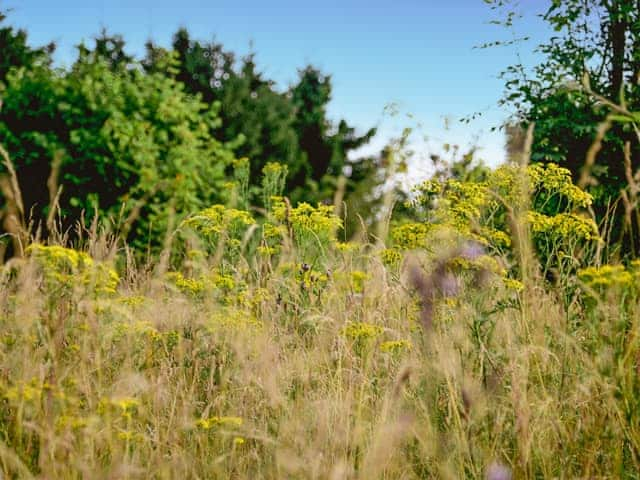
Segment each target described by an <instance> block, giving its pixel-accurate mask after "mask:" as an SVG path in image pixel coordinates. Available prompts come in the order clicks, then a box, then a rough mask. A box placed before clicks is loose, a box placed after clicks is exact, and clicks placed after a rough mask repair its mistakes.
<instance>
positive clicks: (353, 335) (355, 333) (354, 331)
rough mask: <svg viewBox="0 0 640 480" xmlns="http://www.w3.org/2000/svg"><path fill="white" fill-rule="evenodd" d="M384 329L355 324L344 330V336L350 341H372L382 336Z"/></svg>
mask: <svg viewBox="0 0 640 480" xmlns="http://www.w3.org/2000/svg"><path fill="white" fill-rule="evenodd" d="M383 331H384V330H383V328H382V327H381V326H379V325H372V324H370V323H366V322H353V323H350V324H348V325H347V326H345V327H344V328H343V329H342V332H341V333H342V335H343V336H344V337H346V338H348V339H350V340H354V341H362V340H371V339H374V338H376V337H378V336H380V335H381V334H382V332H383Z"/></svg>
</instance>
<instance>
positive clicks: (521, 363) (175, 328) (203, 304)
mask: <svg viewBox="0 0 640 480" xmlns="http://www.w3.org/2000/svg"><path fill="white" fill-rule="evenodd" d="M98 237H99V236H96V237H95V238H92V239H89V241H88V242H86V248H85V251H86V253H84V254H80V253H79V252H77V251H75V250H71V249H65V248H64V247H63V246H61V245H57V246H56V245H49V246H43V245H38V244H34V245H32V247H30V248H28V249H27V253H28V254H27V256H26V257H25V258H23V259H16V260H13V261H11V262H9V263H8V264H7V265H5V267H4V270H3V278H2V283H3V288H2V290H1V293H0V322H1V328H0V330H1V331H2V339H1V343H0V393H1V395H2V400H1V402H0V434H1V437H0V468H1V470H2V471H3V472H4V474H5V476H7V477H8V478H31V477H39V478H317V479H324V478H331V479H342V478H360V479H370V478H394V479H395V478H463V477H464V478H495V479H498V478H510V477H511V476H512V477H513V478H553V477H559V478H575V477H581V478H594V477H609V478H611V477H624V478H636V476H637V473H636V472H637V471H638V466H639V463H640V459H639V458H638V452H639V451H640V450H639V448H640V445H639V442H640V432H639V431H638V428H639V427H640V425H639V423H638V420H639V417H640V409H639V408H638V407H639V406H638V398H639V397H638V369H639V368H640V367H639V366H638V361H639V359H640V356H639V354H640V351H639V348H638V335H637V332H638V324H637V323H638V313H639V312H638V305H637V297H636V296H635V293H634V292H635V287H634V282H635V281H636V280H637V276H636V273H635V270H632V269H631V267H629V268H630V270H628V271H627V270H626V269H625V268H624V267H619V268H618V270H615V269H613V270H611V271H603V270H602V269H597V268H592V269H591V270H590V271H587V272H586V273H584V274H583V277H582V278H583V281H580V280H579V279H576V281H575V282H574V283H573V284H571V285H569V284H566V285H563V286H562V287H561V288H560V287H558V288H556V289H554V288H550V285H549V284H548V282H544V281H543V280H542V278H541V276H540V275H536V274H535V273H534V274H532V275H531V276H530V277H528V278H526V279H525V282H523V283H518V282H509V281H506V280H505V279H504V278H502V277H501V276H500V275H497V274H494V273H492V272H490V271H489V270H487V269H475V270H474V269H468V268H467V269H465V268H462V269H458V270H456V272H457V273H455V275H454V274H453V273H451V272H450V271H449V270H448V269H443V268H442V266H443V265H445V264H446V265H450V264H451V261H453V260H456V259H457V260H460V259H462V260H464V261H472V260H473V259H471V260H470V259H469V258H466V257H465V255H466V256H467V257H468V254H467V253H465V252H464V251H463V250H460V249H455V248H452V247H450V246H447V245H448V243H447V242H444V241H443V242H438V245H431V246H429V248H428V249H425V250H423V251H414V252H413V253H410V254H404V255H403V256H402V260H401V262H400V263H397V264H395V265H393V264H392V265H385V264H384V263H383V261H382V260H381V259H382V258H384V256H383V255H381V251H382V250H381V249H382V248H383V247H382V246H381V245H378V244H367V243H353V244H336V246H335V248H327V249H326V250H325V251H324V253H323V255H322V257H321V259H320V260H317V262H316V264H315V265H309V264H306V263H305V262H304V258H301V257H300V254H299V252H298V251H297V250H296V248H295V246H291V245H290V246H288V247H287V248H286V250H283V251H281V252H280V255H279V256H278V259H277V261H275V260H274V259H273V258H267V257H265V256H264V255H262V256H261V255H259V254H257V253H256V254H255V256H254V257H252V258H245V257H244V256H243V255H242V254H239V255H237V256H236V258H235V262H234V263H233V264H232V265H231V264H227V265H226V266H225V270H224V272H223V271H221V270H220V268H218V267H216V265H212V260H211V257H208V256H207V255H205V254H201V255H195V254H191V255H190V256H189V257H188V261H186V262H185V263H184V265H186V266H185V267H184V268H183V272H181V273H178V272H175V273H168V272H167V271H166V269H163V268H160V267H158V266H157V265H155V266H154V268H141V267H136V266H134V265H133V262H132V261H130V262H125V261H122V259H123V258H126V257H127V255H126V252H118V251H116V250H114V249H107V248H105V245H108V242H106V241H104V238H102V239H100V238H98ZM318 248H320V246H319V247H318ZM476 250H477V249H476ZM480 253H481V252H476V254H480ZM118 259H119V260H120V263H119V268H118V270H119V275H118V274H116V273H115V271H114V270H113V268H112V267H113V266H114V265H115V263H114V262H116V260H118ZM458 263H461V262H460V261H459V262H458ZM462 263H464V262H462ZM320 265H321V266H320ZM622 274H624V275H623V276H624V279H623V280H621V281H617V280H616V278H618V277H620V275H622ZM594 279H596V280H595V281H594ZM618 279H619V278H618ZM625 279H626V280H625ZM629 279H632V280H633V281H630V280H629ZM587 280H588V282H587ZM589 282H590V283H589ZM425 317H428V318H425Z"/></svg>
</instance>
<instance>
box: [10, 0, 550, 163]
mask: <svg viewBox="0 0 640 480" xmlns="http://www.w3.org/2000/svg"><path fill="white" fill-rule="evenodd" d="M546 3H547V2H546V1H542V0H521V2H520V7H519V8H520V10H521V11H522V13H523V14H524V17H523V19H522V20H521V21H520V22H519V24H518V26H517V33H518V34H521V35H530V36H532V37H533V39H534V41H532V42H528V43H525V44H522V45H520V46H518V47H514V48H507V47H502V48H492V49H482V50H478V49H474V46H476V45H479V44H482V43H484V42H489V41H494V40H499V39H503V40H504V39H509V38H511V33H510V32H508V31H507V30H505V29H503V28H502V27H499V26H496V25H491V24H489V21H490V20H491V19H493V18H495V14H494V13H493V12H492V11H491V10H490V9H489V7H488V6H487V5H486V3H485V2H484V1H483V0H395V1H390V0H388V1H380V0H366V1H365V0H342V1H336V0H325V1H321V2H304V1H293V0H272V1H265V0H234V1H229V0H208V1H202V0H200V1H196V0H182V1H180V2H176V1H167V0H155V1H152V0H129V1H126V2H125V1H116V0H112V1H108V0H84V1H80V0H57V1H55V2H52V1H50V0H4V1H3V0H0V6H2V7H3V8H6V7H9V8H12V9H13V11H12V12H11V13H10V15H9V21H10V22H11V23H12V24H13V25H16V26H19V27H23V28H26V29H27V30H28V32H29V38H30V41H31V43H33V44H35V45H37V44H44V43H48V42H49V41H52V40H53V41H55V42H56V43H57V44H58V51H57V53H56V60H57V61H58V62H59V63H61V64H69V63H70V62H71V61H72V59H73V58H74V45H76V44H78V43H79V42H80V41H81V40H85V41H87V42H90V41H91V39H92V37H93V36H94V35H95V34H96V33H98V32H99V31H100V29H101V28H102V27H106V28H107V29H108V30H109V31H110V32H112V33H120V34H122V35H124V37H125V39H126V40H127V44H128V50H129V51H130V52H131V53H136V54H141V53H142V52H143V51H144V43H145V41H146V40H147V39H149V38H152V39H153V40H154V41H155V42H157V43H159V44H162V45H168V44H169V43H170V41H171V36H172V35H173V33H174V32H175V31H176V29H177V28H178V27H180V26H186V27H187V28H188V30H189V31H190V32H191V33H192V36H194V37H196V38H199V39H203V40H209V39H213V38H215V39H216V40H217V41H220V42H222V43H223V44H224V45H225V46H226V48H228V49H231V50H234V51H236V52H238V53H239V54H244V53H246V52H248V51H249V50H250V48H251V47H250V45H253V50H254V51H255V52H256V54H257V57H256V58H257V62H258V65H259V67H260V68H261V69H262V70H263V71H264V72H265V73H266V75H267V76H269V77H271V78H273V79H275V80H276V81H277V82H278V83H279V85H281V86H283V87H285V86H286V85H288V84H289V83H291V82H292V81H294V80H295V78H296V71H297V69H298V68H301V67H303V66H304V65H306V64H308V63H312V64H314V65H316V66H318V67H320V68H321V69H323V71H325V72H326V73H329V74H331V75H332V79H333V86H334V92H333V100H332V103H331V105H330V114H331V116H332V117H333V118H335V119H338V118H345V119H347V120H348V121H349V122H350V123H352V124H354V125H356V126H357V127H359V128H361V129H363V130H364V129H366V128H367V127H370V126H378V127H379V134H378V136H377V137H376V139H375V140H374V141H373V143H372V145H371V146H369V147H368V150H369V151H371V150H376V149H379V148H380V147H381V146H383V145H384V143H386V141H387V140H388V139H389V138H390V137H392V136H394V135H398V133H399V132H400V131H401V129H402V128H403V127H407V126H408V127H414V128H415V129H416V134H415V135H414V137H413V145H414V148H415V149H416V150H417V151H418V155H417V156H416V160H415V162H414V163H415V166H416V168H417V170H416V172H417V173H416V174H420V173H419V172H422V171H423V170H424V168H421V167H425V165H426V164H427V163H428V162H426V160H424V158H426V156H427V154H428V153H431V152H432V151H434V150H438V148H439V146H440V145H441V144H442V143H444V142H448V143H459V144H461V145H468V144H470V143H474V142H475V143H477V144H478V145H479V146H480V147H481V148H482V150H481V154H480V156H481V157H482V158H484V159H485V160H486V161H487V163H490V164H496V163H499V162H500V161H501V160H502V159H503V158H504V152H503V143H504V140H503V136H502V134H501V133H499V132H495V133H492V132H490V129H491V127H494V126H497V125H499V124H500V123H501V122H502V121H503V120H504V119H505V118H506V116H507V112H505V111H503V110H500V109H499V108H498V107H497V105H496V104H497V100H498V99H499V98H500V95H501V92H502V81H501V80H499V79H498V78H497V75H498V73H499V72H500V71H501V70H502V69H503V68H504V67H506V66H508V65H510V64H512V63H514V62H515V61H517V60H518V55H520V57H521V58H522V59H523V60H524V61H525V63H532V62H533V61H534V60H535V58H534V56H533V54H532V53H531V51H532V49H533V47H534V46H535V43H536V41H537V40H540V39H543V38H544V37H545V35H547V32H546V31H545V26H544V25H543V24H542V22H541V20H539V19H538V18H536V15H535V14H536V13H540V11H541V10H542V9H543V8H544V5H545V4H546ZM389 104H394V105H396V106H397V107H398V108H397V110H398V111H399V112H400V113H399V114H398V115H396V116H394V117H389V116H388V115H383V110H384V108H385V106H386V105H389ZM474 112H483V115H482V116H481V117H479V118H478V119H477V120H475V121H473V122H472V123H470V124H468V125H466V124H461V123H459V122H458V121H457V120H458V119H459V118H461V117H464V116H468V115H470V114H473V113H474ZM447 120H448V122H447ZM445 123H448V124H449V127H448V128H445ZM425 136H426V137H427V141H426V142H425V141H424V137H425ZM425 168H426V167H425ZM425 171H426V170H425Z"/></svg>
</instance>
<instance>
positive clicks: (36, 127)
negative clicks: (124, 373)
mask: <svg viewBox="0 0 640 480" xmlns="http://www.w3.org/2000/svg"><path fill="white" fill-rule="evenodd" d="M2 98H3V102H4V105H3V109H2V112H1V113H0V142H1V143H2V144H4V145H5V146H6V148H7V149H8V151H9V152H10V154H11V158H12V160H13V162H14V164H15V166H16V170H17V174H18V179H19V180H20V184H21V187H22V191H23V194H24V197H25V198H24V201H25V208H26V209H27V210H28V211H30V210H31V209H35V212H34V213H36V215H37V214H38V213H39V212H40V211H42V208H43V207H45V206H47V205H49V203H50V199H51V198H53V196H54V195H55V194H56V192H55V191H50V190H51V183H50V179H51V178H57V180H58V182H59V183H60V185H62V186H63V190H62V195H61V198H60V207H61V215H62V217H63V218H64V220H65V226H71V225H73V224H74V223H75V222H76V221H77V220H78V219H79V218H80V216H81V214H82V212H83V211H85V212H86V214H88V215H91V214H92V213H93V211H94V209H98V210H99V211H100V212H103V213H104V214H106V215H112V216H114V217H120V218H121V219H122V220H120V221H121V225H120V228H121V229H122V231H123V233H124V234H125V235H129V236H130V240H132V241H133V242H134V244H135V245H139V246H142V245H146V244H148V243H149V242H151V243H155V242H157V240H158V239H160V238H162V237H163V236H164V232H166V229H167V228H168V226H169V223H168V222H169V219H170V217H171V216H172V215H173V212H177V214H178V216H182V215H185V214H187V213H190V212H194V211H197V210H198V209H201V208H204V207H205V206H206V205H210V204H212V203H214V202H215V201H216V200H223V199H225V194H224V191H225V190H224V189H223V188H222V186H223V182H224V179H225V168H226V167H227V165H229V164H231V162H232V160H233V155H232V153H231V152H230V150H229V149H228V148H226V147H225V146H224V145H223V144H221V143H220V142H218V141H217V140H215V138H214V137H213V135H212V134H213V131H214V129H215V128H216V127H217V126H219V120H218V117H217V114H216V109H215V108H211V107H209V106H207V105H206V104H204V103H202V102H201V101H200V99H199V98H198V97H193V96H190V95H188V94H186V93H185V92H184V89H183V87H182V85H180V84H179V83H178V82H176V81H175V80H173V79H171V78H167V77H165V76H163V75H161V74H159V73H152V74H145V73H143V72H142V71H140V70H139V69H137V70H132V71H129V72H127V73H124V72H122V71H114V69H113V66H112V65H111V66H110V64H109V63H108V62H106V61H105V60H104V59H103V58H102V57H101V56H100V55H98V53H97V52H89V51H87V50H86V49H83V48H81V49H80V55H79V57H78V59H77V61H76V62H75V63H74V65H73V67H72V69H71V70H70V71H69V72H63V71H52V70H49V69H48V68H45V67H34V68H31V69H29V70H26V69H19V70H14V71H13V72H12V73H10V74H9V77H8V79H7V85H6V88H5V89H4V90H3V91H2ZM56 152H62V162H61V164H60V165H59V166H54V165H53V162H52V158H53V157H54V155H55V154H56ZM56 168H59V171H58V172H55V169H56ZM34 186H35V188H34ZM47 187H49V191H48V189H47ZM53 188H55V189H57V188H58V185H57V184H56V185H54V186H53ZM36 218H37V217H36Z"/></svg>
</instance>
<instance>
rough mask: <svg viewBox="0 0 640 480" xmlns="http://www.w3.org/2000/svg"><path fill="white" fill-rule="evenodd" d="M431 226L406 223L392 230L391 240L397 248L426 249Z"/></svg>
mask: <svg viewBox="0 0 640 480" xmlns="http://www.w3.org/2000/svg"><path fill="white" fill-rule="evenodd" d="M428 233H429V225H428V224H426V223H405V224H404V225H400V226H397V227H394V228H393V229H392V230H391V239H392V240H393V244H394V246H395V247H396V248H398V249H401V250H413V249H416V248H425V247H426V244H427V234H428Z"/></svg>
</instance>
